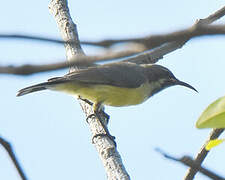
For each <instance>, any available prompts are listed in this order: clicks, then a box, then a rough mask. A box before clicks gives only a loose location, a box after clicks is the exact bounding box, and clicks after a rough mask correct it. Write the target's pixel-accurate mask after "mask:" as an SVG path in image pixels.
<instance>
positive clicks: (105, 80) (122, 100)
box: [17, 62, 197, 139]
mask: <svg viewBox="0 0 225 180" xmlns="http://www.w3.org/2000/svg"><path fill="white" fill-rule="evenodd" d="M175 85H181V86H185V87H187V88H190V89H192V90H194V91H196V92H197V90H196V89H195V88H194V87H193V86H191V85H189V84H188V83H186V82H183V81H180V80H178V79H177V78H176V77H175V76H174V75H173V73H172V72H171V71H170V70H169V69H168V68H166V67H164V66H161V65H157V64H141V65H139V64H135V63H131V62H117V63H108V64H104V65H97V66H91V67H88V68H85V69H78V70H76V71H74V72H71V73H68V74H66V75H64V76H62V77H55V78H51V79H49V80H48V81H47V82H43V83H40V84H36V85H33V86H29V87H26V88H24V89H21V90H19V91H18V94H17V96H23V95H26V94H29V93H33V92H36V91H42V90H46V89H48V90H54V91H61V92H65V93H68V94H71V95H75V96H78V97H81V98H82V99H83V100H88V102H91V103H92V104H93V110H94V114H95V115H96V116H97V118H98V119H99V121H100V122H101V120H100V116H99V112H100V110H101V108H102V107H103V106H104V105H108V106H115V107H121V106H131V105H137V104H141V103H143V102H145V101H146V100H147V99H149V98H150V97H152V96H153V95H154V94H156V93H158V92H160V91H162V90H163V89H166V88H168V87H170V86H175ZM101 124H102V126H103V128H104V130H105V132H106V134H108V135H109V132H108V130H107V128H106V127H105V126H104V123H102V122H101ZM109 136H110V135H109ZM112 139H113V138H112Z"/></svg>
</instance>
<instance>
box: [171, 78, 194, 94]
mask: <svg viewBox="0 0 225 180" xmlns="http://www.w3.org/2000/svg"><path fill="white" fill-rule="evenodd" d="M174 81H175V84H176V85H181V86H185V87H187V88H190V89H192V90H194V91H196V92H198V91H197V90H196V89H195V88H194V87H193V86H191V85H190V84H188V83H186V82H183V81H180V80H178V79H176V80H174Z"/></svg>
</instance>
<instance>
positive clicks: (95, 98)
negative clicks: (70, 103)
mask: <svg viewBox="0 0 225 180" xmlns="http://www.w3.org/2000/svg"><path fill="white" fill-rule="evenodd" d="M150 89H151V88H150V85H149V84H148V83H145V84H143V85H141V86H140V87H138V88H120V87H116V86H109V85H90V86H89V87H85V86H82V85H74V84H64V85H60V86H58V87H57V88H55V89H54V90H58V91H64V92H66V93H69V94H72V95H77V96H78V95H79V96H81V97H82V98H84V99H88V100H90V101H92V102H93V103H102V104H104V105H109V106H129V105H136V104H140V103H142V102H144V101H145V100H147V99H148V97H149V95H150V93H151V91H150Z"/></svg>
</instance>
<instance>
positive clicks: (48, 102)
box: [0, 0, 225, 180]
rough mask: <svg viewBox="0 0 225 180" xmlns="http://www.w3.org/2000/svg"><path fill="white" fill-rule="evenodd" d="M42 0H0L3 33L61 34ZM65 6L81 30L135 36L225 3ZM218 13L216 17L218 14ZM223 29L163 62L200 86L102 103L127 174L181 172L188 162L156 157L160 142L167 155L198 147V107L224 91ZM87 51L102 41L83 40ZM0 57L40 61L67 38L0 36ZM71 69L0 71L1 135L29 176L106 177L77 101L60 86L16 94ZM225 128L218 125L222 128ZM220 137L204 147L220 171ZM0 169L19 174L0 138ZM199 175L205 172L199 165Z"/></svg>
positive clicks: (57, 52)
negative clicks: (137, 101) (121, 103)
mask: <svg viewBox="0 0 225 180" xmlns="http://www.w3.org/2000/svg"><path fill="white" fill-rule="evenodd" d="M48 3H49V2H48V1H46V0H39V1H29V0H20V1H14V2H12V1H4V2H2V6H1V7H0V21H1V27H0V33H14V32H17V33H27V34H35V35H42V36H48V37H54V38H60V34H59V31H58V29H57V27H56V23H55V21H54V19H53V17H52V16H51V15H50V13H49V12H48ZM69 6H70V12H71V15H72V17H73V19H74V21H75V22H76V24H77V27H78V33H79V37H80V39H82V40H101V39H106V38H122V37H126V38H131V37H136V36H145V35H149V34H156V33H166V32H171V31H174V30H178V29H181V28H186V27H189V26H191V25H192V24H193V23H194V22H195V21H196V19H199V18H205V17H207V16H208V15H210V14H211V13H213V12H215V11H216V10H218V9H219V8H221V7H222V6H224V2H222V1H212V0H204V1H203V0H199V1H194V0H190V1H178V0H172V1H166V2H165V1H162V0H161V1H148V0H139V1H128V0H124V1H119V0H114V1H103V0H99V1H97V2H96V1H69ZM224 22H225V19H224V18H223V19H221V20H220V21H218V23H224ZM224 47H225V39H224V37H223V36H214V37H202V38H195V39H193V40H191V41H189V42H188V43H187V44H186V45H185V46H184V47H183V48H182V49H180V50H177V51H175V52H173V53H171V54H169V55H166V56H165V57H164V59H162V60H161V61H160V62H159V64H162V65H164V66H166V67H168V68H169V69H170V70H171V71H172V72H173V73H174V75H175V76H176V77H177V78H179V79H180V80H182V81H185V82H187V83H189V84H191V85H192V86H194V87H195V88H196V89H197V90H198V91H199V93H195V92H194V91H191V90H189V89H187V88H184V87H178V86H175V87H171V88H168V89H166V90H164V91H163V92H161V93H159V94H157V95H155V96H154V97H152V98H151V99H149V100H148V101H147V102H145V103H143V104H141V105H138V106H131V107H123V108H114V107H106V112H107V113H108V114H110V116H111V118H110V124H109V130H110V132H111V134H112V135H114V136H116V141H117V145H118V151H119V152H120V153H121V156H122V159H123V162H124V164H125V167H126V169H127V171H128V173H129V174H130V176H131V178H132V179H154V180H163V179H174V180H179V179H182V178H183V177H184V175H185V172H186V169H187V168H186V167H184V166H182V165H180V164H177V163H175V162H171V161H168V160H165V159H164V158H162V157H161V156H160V155H159V154H158V153H156V152H155V151H154V148H156V147H159V148H161V149H163V150H165V151H166V152H168V153H171V154H173V155H177V156H181V155H185V154H188V155H191V156H194V155H195V154H196V153H197V152H198V150H199V148H200V147H201V145H202V144H203V142H204V141H205V139H206V138H207V137H208V134H209V132H210V130H209V129H206V130H198V129H196V128H195V122H196V121H197V119H198V117H199V116H200V114H201V112H202V111H203V110H204V109H205V108H206V107H207V105H208V104H210V103H211V102H212V101H214V100H216V99H217V98H219V97H221V96H224V90H225V83H224V75H225V72H224V67H225V61H224V54H223V52H224ZM83 48H84V51H85V52H86V53H87V54H94V53H98V52H99V50H100V49H99V48H90V47H85V46H84V47H83ZM0 52H1V55H0V56H1V58H0V63H1V64H3V65H6V64H16V65H21V64H25V63H32V64H43V63H50V62H55V61H61V60H63V59H64V58H65V49H64V47H63V46H60V45H54V44H48V43H37V42H31V41H12V40H10V41H9V40H8V41H7V40H1V41H0ZM65 73H67V70H59V71H55V72H51V73H42V74H36V75H32V76H27V77H19V76H13V75H1V76H0V83H1V95H0V97H1V101H0V110H1V118H0V124H1V126H0V135H1V136H3V137H5V138H6V139H7V140H9V141H10V142H12V144H13V146H14V148H15V150H16V154H17V156H18V158H19V159H20V161H21V163H22V165H23V167H24V169H25V171H26V173H27V175H28V177H29V178H30V179H32V180H38V179H55V180H58V179H80V178H82V179H86V180H89V179H90V180H91V179H99V180H100V179H102V180H103V179H106V176H105V172H104V169H103V166H102V164H101V161H100V160H99V157H98V155H97V152H96V150H95V148H94V146H93V145H92V144H91V135H90V131H89V129H88V126H87V124H86V122H85V117H84V114H83V113H82V110H81V108H80V106H79V104H78V102H77V101H76V100H75V99H74V98H73V97H71V96H68V95H65V94H63V93H57V92H50V91H43V92H40V93H35V94H31V95H27V96H24V97H21V98H17V97H16V93H17V91H18V90H19V89H21V88H23V87H26V86H29V85H31V84H35V83H39V82H42V81H45V80H46V79H48V78H51V77H55V76H61V75H64V74H65ZM223 137H224V135H223ZM224 152H225V145H224V144H222V145H220V146H218V147H217V148H215V149H213V150H212V152H210V154H209V156H208V157H207V159H206V160H205V163H204V165H205V166H207V167H208V168H210V169H211V170H213V171H215V172H217V173H219V174H221V175H223V176H225V173H224V172H225V171H224V170H225V168H224V160H223V158H224ZM0 171H1V173H0V179H10V180H17V179H19V176H18V175H17V172H16V171H15V169H14V167H13V165H12V163H11V161H10V160H9V158H8V156H7V153H6V152H5V151H4V149H3V148H0ZM196 179H199V180H204V179H207V178H206V177H204V176H202V175H198V176H197V178H196Z"/></svg>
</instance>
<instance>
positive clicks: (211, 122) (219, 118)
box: [196, 96, 225, 128]
mask: <svg viewBox="0 0 225 180" xmlns="http://www.w3.org/2000/svg"><path fill="white" fill-rule="evenodd" d="M196 127H197V128H225V96H224V97H221V98H219V99H217V100H216V101H215V102H213V103H212V104H210V105H209V106H208V107H207V108H206V110H205V111H204V112H203V113H202V114H201V116H200V117H199V119H198V121H197V122H196Z"/></svg>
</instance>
